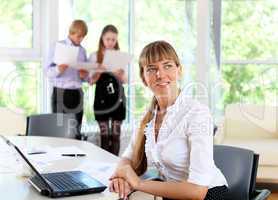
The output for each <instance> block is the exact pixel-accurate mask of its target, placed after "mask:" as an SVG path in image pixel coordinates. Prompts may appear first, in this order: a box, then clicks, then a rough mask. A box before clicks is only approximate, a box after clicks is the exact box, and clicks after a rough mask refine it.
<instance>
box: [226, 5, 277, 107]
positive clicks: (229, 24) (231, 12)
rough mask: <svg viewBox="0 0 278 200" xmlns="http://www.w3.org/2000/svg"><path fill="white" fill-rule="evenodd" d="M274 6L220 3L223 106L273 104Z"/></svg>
mask: <svg viewBox="0 0 278 200" xmlns="http://www.w3.org/2000/svg"><path fill="white" fill-rule="evenodd" d="M277 19H278V4H277V1H275V0H265V1H260V0H253V1H231V0H223V1H222V66H221V69H222V77H223V79H224V88H225V90H224V96H223V105H224V106H225V105H227V104H230V103H235V102H245V103H246V102H248V103H256V104H268V105H275V104H277V95H278V94H277V91H278V48H277V47H278V26H277V23H278V21H277Z"/></svg>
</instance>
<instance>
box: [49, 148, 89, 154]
mask: <svg viewBox="0 0 278 200" xmlns="http://www.w3.org/2000/svg"><path fill="white" fill-rule="evenodd" d="M49 152H51V153H53V154H57V155H60V156H61V155H62V154H86V153H85V152H84V151H82V150H81V149H79V148H78V147H76V146H64V147H56V148H51V150H50V151H49Z"/></svg>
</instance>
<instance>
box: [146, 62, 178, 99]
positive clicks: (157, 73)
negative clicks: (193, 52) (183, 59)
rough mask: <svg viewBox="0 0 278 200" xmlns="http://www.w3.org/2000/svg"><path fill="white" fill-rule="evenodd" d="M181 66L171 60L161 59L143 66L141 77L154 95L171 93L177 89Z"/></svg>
mask: <svg viewBox="0 0 278 200" xmlns="http://www.w3.org/2000/svg"><path fill="white" fill-rule="evenodd" d="M180 76H181V67H180V66H177V65H176V63H175V62H174V61H173V60H167V59H165V60H161V61H158V62H155V63H149V64H148V65H146V66H144V69H143V78H144V80H145V83H146V85H147V86H148V87H149V88H150V89H151V90H152V92H153V93H154V95H155V96H161V95H167V96H168V95H171V94H173V92H176V91H177V89H178V85H177V81H178V79H179V78H180Z"/></svg>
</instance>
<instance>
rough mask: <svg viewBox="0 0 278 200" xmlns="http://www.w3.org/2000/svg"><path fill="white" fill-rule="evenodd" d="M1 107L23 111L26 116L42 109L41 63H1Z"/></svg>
mask: <svg viewBox="0 0 278 200" xmlns="http://www.w3.org/2000/svg"><path fill="white" fill-rule="evenodd" d="M0 64H1V66H2V67H1V70H0V80H1V81H0V86H1V90H0V107H8V108H10V109H12V110H16V111H17V110H21V112H23V113H24V114H26V115H30V114H34V113H37V112H38V111H39V109H40V98H39V97H40V91H41V89H40V88H41V83H42V82H41V67H40V63H39V62H0Z"/></svg>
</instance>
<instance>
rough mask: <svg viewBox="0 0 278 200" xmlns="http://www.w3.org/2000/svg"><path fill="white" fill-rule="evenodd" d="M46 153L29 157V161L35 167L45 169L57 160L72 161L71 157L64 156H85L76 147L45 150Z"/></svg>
mask: <svg viewBox="0 0 278 200" xmlns="http://www.w3.org/2000/svg"><path fill="white" fill-rule="evenodd" d="M44 150H45V151H46V153H44V154H33V155H28V154H27V157H28V159H30V160H31V162H32V163H34V165H35V166H37V167H39V168H41V169H43V168H44V167H45V166H47V165H49V164H50V163H51V162H54V161H57V160H65V159H72V157H70V156H62V154H85V153H84V151H82V150H81V149H79V148H78V147H75V146H65V147H56V148H50V147H49V148H45V149H44Z"/></svg>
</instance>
